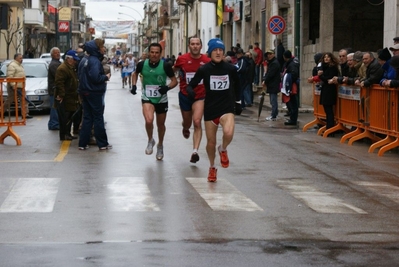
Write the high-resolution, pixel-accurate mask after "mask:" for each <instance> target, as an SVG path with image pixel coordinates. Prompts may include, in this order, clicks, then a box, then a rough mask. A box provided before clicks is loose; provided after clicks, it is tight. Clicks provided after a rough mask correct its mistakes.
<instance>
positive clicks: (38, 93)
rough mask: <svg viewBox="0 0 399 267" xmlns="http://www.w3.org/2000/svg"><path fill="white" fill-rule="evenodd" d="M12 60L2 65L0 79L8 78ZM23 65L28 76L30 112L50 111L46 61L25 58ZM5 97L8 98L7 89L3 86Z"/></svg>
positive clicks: (27, 92) (27, 93)
mask: <svg viewBox="0 0 399 267" xmlns="http://www.w3.org/2000/svg"><path fill="white" fill-rule="evenodd" d="M10 62H11V60H6V61H4V62H3V64H2V65H1V69H0V71H1V72H0V74H1V75H0V77H6V75H7V65H8V64H10ZM22 65H23V66H24V69H25V75H26V86H25V92H26V98H27V99H28V100H29V101H28V102H31V103H29V110H37V109H39V110H44V109H50V98H49V94H48V90H47V74H48V64H47V62H46V61H45V60H44V59H38V58H24V59H23V61H22ZM3 97H5V98H7V87H6V84H3Z"/></svg>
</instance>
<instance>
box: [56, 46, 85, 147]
mask: <svg viewBox="0 0 399 267" xmlns="http://www.w3.org/2000/svg"><path fill="white" fill-rule="evenodd" d="M79 60H80V58H79V57H78V54H77V53H76V51H75V50H69V51H68V52H67V53H66V54H65V61H64V62H63V63H62V64H61V65H60V66H59V67H58V68H57V71H56V73H55V86H56V89H55V91H54V97H55V100H54V101H55V106H56V107H57V112H58V120H59V126H60V140H61V141H63V140H72V139H76V138H77V137H75V136H72V135H71V123H68V122H69V121H71V120H72V115H73V113H74V112H75V111H76V110H77V108H78V103H79V98H78V91H77V88H78V76H77V74H76V71H75V68H76V63H77V62H78V61H79Z"/></svg>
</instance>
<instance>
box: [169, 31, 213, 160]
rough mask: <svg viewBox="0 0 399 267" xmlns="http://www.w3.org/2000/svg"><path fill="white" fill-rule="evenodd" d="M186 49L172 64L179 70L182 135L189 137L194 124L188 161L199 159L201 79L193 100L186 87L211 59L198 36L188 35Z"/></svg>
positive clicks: (202, 107)
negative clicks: (204, 53)
mask: <svg viewBox="0 0 399 267" xmlns="http://www.w3.org/2000/svg"><path fill="white" fill-rule="evenodd" d="M188 49H189V50H190V52H188V53H186V54H183V55H181V56H179V57H178V58H177V60H176V63H175V65H174V67H173V68H174V71H178V72H179V77H180V92H179V104H180V110H181V114H182V117H183V122H182V126H183V130H182V133H183V136H184V138H186V139H188V138H189V137H190V130H189V129H190V127H191V124H194V133H193V153H192V155H191V159H190V162H192V163H196V162H197V161H199V155H198V148H199V145H200V143H201V138H202V128H201V120H202V116H203V113H204V99H205V88H204V85H203V83H202V81H201V82H200V83H199V84H198V86H197V87H195V89H194V90H195V93H196V94H195V100H194V101H192V100H190V99H189V98H188V95H187V91H186V87H187V84H188V83H189V82H190V80H191V79H192V78H193V77H194V74H195V72H196V71H197V70H198V68H199V67H201V66H202V65H205V64H206V63H207V62H209V61H210V60H211V59H210V58H209V57H208V56H207V55H203V54H201V49H202V41H201V39H200V38H198V37H190V39H189V45H188Z"/></svg>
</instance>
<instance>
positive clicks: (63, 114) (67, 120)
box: [54, 100, 74, 140]
mask: <svg viewBox="0 0 399 267" xmlns="http://www.w3.org/2000/svg"><path fill="white" fill-rule="evenodd" d="M54 103H55V106H56V107H57V114H58V123H59V126H60V140H64V139H65V136H66V135H69V136H70V135H71V125H72V123H71V119H72V115H73V113H74V112H73V111H67V110H65V105H64V102H61V103H60V101H59V100H54Z"/></svg>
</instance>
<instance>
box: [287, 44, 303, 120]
mask: <svg viewBox="0 0 399 267" xmlns="http://www.w3.org/2000/svg"><path fill="white" fill-rule="evenodd" d="M283 56H284V60H285V63H284V67H283V69H284V72H285V73H289V74H290V75H291V81H292V85H294V84H295V83H297V80H298V79H299V62H297V61H296V59H295V61H294V58H292V53H291V51H290V50H286V51H285V52H284V55H283ZM298 94H299V91H298V92H293V91H291V94H290V100H289V101H288V103H287V107H288V110H289V111H290V119H289V120H288V121H286V122H284V125H297V120H298Z"/></svg>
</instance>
